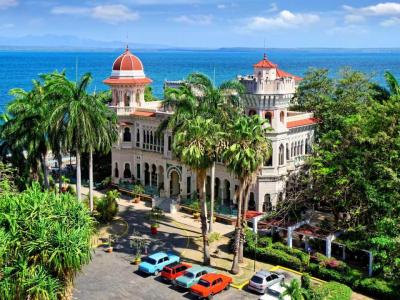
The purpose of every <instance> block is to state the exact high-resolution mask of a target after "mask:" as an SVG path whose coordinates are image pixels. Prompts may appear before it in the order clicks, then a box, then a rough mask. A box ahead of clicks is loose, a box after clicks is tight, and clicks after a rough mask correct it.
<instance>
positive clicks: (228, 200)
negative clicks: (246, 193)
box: [224, 179, 231, 206]
mask: <svg viewBox="0 0 400 300" xmlns="http://www.w3.org/2000/svg"><path fill="white" fill-rule="evenodd" d="M224 188H225V191H224V196H225V198H224V204H225V205H226V206H230V205H231V183H230V182H229V181H228V180H226V179H225V180H224Z"/></svg>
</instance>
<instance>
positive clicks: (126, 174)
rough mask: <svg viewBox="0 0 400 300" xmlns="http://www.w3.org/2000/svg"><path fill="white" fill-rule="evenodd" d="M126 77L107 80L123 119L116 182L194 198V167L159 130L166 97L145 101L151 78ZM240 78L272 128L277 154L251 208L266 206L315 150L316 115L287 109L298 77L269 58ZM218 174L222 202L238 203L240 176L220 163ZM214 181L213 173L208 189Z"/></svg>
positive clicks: (252, 110) (249, 109)
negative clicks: (177, 154)
mask: <svg viewBox="0 0 400 300" xmlns="http://www.w3.org/2000/svg"><path fill="white" fill-rule="evenodd" d="M113 75H115V73H113ZM143 77H144V72H143ZM110 78H111V77H110ZM125 78H126V77H125ZM125 78H124V79H123V80H125V81H124V83H122V81H123V80H121V83H120V82H118V80H115V78H114V79H113V80H114V81H113V82H112V84H111V83H109V82H107V80H106V81H105V82H106V83H107V84H109V85H110V86H111V90H112V95H113V101H112V106H113V107H114V108H115V109H116V112H117V115H118V120H119V124H120V138H119V141H118V143H117V144H116V145H115V146H114V147H113V149H112V166H113V171H112V180H113V182H114V183H118V182H120V180H140V182H141V183H142V184H143V185H144V186H146V188H147V189H148V190H149V189H152V190H154V191H159V192H160V195H161V196H163V195H164V196H166V197H177V196H178V195H180V197H182V198H186V197H190V195H191V194H192V193H194V192H195V191H196V180H195V179H196V178H195V174H194V172H192V171H191V170H190V169H188V168H187V167H186V166H184V165H181V164H180V163H179V162H178V161H176V160H175V159H174V157H173V155H172V152H171V144H172V137H171V133H169V132H165V133H163V134H162V136H161V137H159V136H157V135H156V131H157V127H158V125H159V124H160V122H161V121H162V120H164V119H165V118H166V117H168V115H170V114H171V113H172V112H168V111H165V110H164V108H163V107H162V105H161V102H158V101H157V102H144V88H145V86H146V84H148V83H143V82H135V80H133V81H132V83H130V84H127V83H126V79H125ZM117 79H118V78H117ZM238 79H239V80H240V81H241V82H243V83H244V84H245V86H246V87H247V90H248V93H247V94H246V95H245V96H244V101H245V103H246V113H248V114H249V115H251V114H258V115H260V116H261V117H263V118H266V119H268V120H269V121H270V124H271V127H272V130H271V132H270V133H268V136H269V138H270V139H271V142H272V149H273V155H272V158H271V159H270V161H269V162H266V163H265V166H264V167H263V169H262V172H261V174H259V176H258V178H257V182H256V183H255V185H254V186H253V188H252V190H251V193H250V199H249V209H250V210H257V211H263V210H264V211H265V210H268V209H270V208H271V205H272V206H275V205H276V204H277V201H278V199H279V198H283V197H284V190H285V182H286V178H287V175H288V174H289V172H292V171H295V170H296V168H297V167H298V166H299V165H301V163H302V162H303V161H304V157H305V155H307V154H308V153H309V152H310V149H311V143H312V141H313V134H314V129H313V128H314V126H315V123H316V120H315V119H313V116H312V114H309V113H301V112H293V111H289V110H288V106H289V101H290V99H291V98H292V97H293V94H294V92H295V87H296V82H297V81H298V80H299V78H298V77H296V76H293V75H290V74H288V73H286V72H283V71H281V70H279V69H278V68H277V67H276V65H273V64H272V63H270V62H269V61H268V60H266V58H264V60H262V61H261V62H260V63H258V64H256V65H255V66H254V74H253V75H251V76H244V77H241V76H239V77H238ZM208 175H210V174H208ZM215 176H216V180H215V197H216V199H219V200H217V201H221V203H224V204H225V205H226V206H231V207H232V206H234V205H235V204H236V199H234V196H235V189H237V186H238V180H237V179H236V178H235V177H234V176H232V175H231V174H230V173H229V172H228V171H227V169H226V168H225V167H224V166H223V165H222V164H219V163H217V166H216V172H215ZM209 182H210V178H208V184H207V192H208V193H210V186H209V185H210V183H209Z"/></svg>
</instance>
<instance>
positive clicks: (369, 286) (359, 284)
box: [354, 277, 400, 300]
mask: <svg viewBox="0 0 400 300" xmlns="http://www.w3.org/2000/svg"><path fill="white" fill-rule="evenodd" d="M354 285H355V289H356V290H358V291H360V292H362V293H365V294H368V295H370V296H372V297H376V298H378V299H385V300H386V299H387V300H392V299H393V300H395V299H400V291H399V286H397V287H396V286H394V285H392V284H390V283H389V282H387V281H386V280H384V279H380V278H374V277H371V278H364V279H361V280H358V281H356V282H355V284H354Z"/></svg>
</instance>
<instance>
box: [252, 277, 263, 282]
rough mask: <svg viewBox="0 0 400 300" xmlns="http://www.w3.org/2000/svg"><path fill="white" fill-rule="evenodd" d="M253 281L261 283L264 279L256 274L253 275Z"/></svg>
mask: <svg viewBox="0 0 400 300" xmlns="http://www.w3.org/2000/svg"><path fill="white" fill-rule="evenodd" d="M251 281H253V282H255V283H259V284H261V283H263V279H262V278H261V277H258V276H255V275H254V276H253V277H251Z"/></svg>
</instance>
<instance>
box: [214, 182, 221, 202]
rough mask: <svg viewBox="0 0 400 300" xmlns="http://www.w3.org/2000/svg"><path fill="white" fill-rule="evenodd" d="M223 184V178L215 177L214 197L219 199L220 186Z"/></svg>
mask: <svg viewBox="0 0 400 300" xmlns="http://www.w3.org/2000/svg"><path fill="white" fill-rule="evenodd" d="M220 186H221V180H220V179H219V178H218V177H215V184H214V197H215V199H219V187H220Z"/></svg>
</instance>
